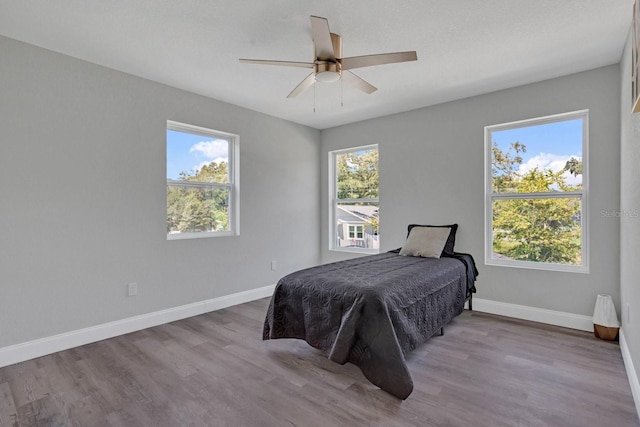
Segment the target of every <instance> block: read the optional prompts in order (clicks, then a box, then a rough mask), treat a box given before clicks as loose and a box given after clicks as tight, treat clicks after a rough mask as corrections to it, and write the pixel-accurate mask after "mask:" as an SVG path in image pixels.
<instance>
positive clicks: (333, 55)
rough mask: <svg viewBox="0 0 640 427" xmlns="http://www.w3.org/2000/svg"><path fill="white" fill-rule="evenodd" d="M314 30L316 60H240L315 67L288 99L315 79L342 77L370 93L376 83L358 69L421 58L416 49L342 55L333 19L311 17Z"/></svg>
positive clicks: (312, 29) (334, 80)
mask: <svg viewBox="0 0 640 427" xmlns="http://www.w3.org/2000/svg"><path fill="white" fill-rule="evenodd" d="M311 32H312V34H313V46H314V48H315V60H314V61H313V62H294V61H269V60H262V59H240V62H244V63H248V64H262V65H282V66H285V67H302V68H311V69H313V71H312V72H311V74H309V75H308V76H307V77H306V78H305V79H304V80H302V82H300V84H298V86H296V88H295V89H293V90H292V91H291V93H290V94H289V95H287V98H293V97H295V96H297V95H299V94H301V93H302V92H303V91H304V90H305V89H307V88H309V87H310V86H312V85H313V84H314V83H315V82H323V83H331V82H337V81H338V80H340V79H342V80H343V81H345V82H347V83H348V84H350V85H352V86H354V87H355V88H357V89H360V90H361V91H363V92H366V93H368V94H370V93H373V92H375V91H376V90H378V89H377V88H376V87H375V86H373V85H371V84H370V83H368V82H366V81H365V80H363V79H361V78H360V77H358V76H356V75H355V74H353V73H352V72H351V71H350V70H353V69H354V68H362V67H370V66H372V65H382V64H391V63H394V62H406V61H415V60H417V59H418V57H417V55H416V52H415V51H409V52H394V53H381V54H377V55H364V56H352V57H350V58H343V57H342V37H341V36H339V35H338V34H334V33H332V32H330V31H329V21H327V19H326V18H320V17H318V16H313V15H312V16H311Z"/></svg>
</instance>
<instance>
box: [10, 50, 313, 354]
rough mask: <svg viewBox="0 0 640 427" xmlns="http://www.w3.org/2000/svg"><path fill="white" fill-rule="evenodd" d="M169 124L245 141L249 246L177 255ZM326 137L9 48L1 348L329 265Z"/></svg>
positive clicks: (226, 244) (222, 245) (196, 244)
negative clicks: (323, 174) (134, 290)
mask: <svg viewBox="0 0 640 427" xmlns="http://www.w3.org/2000/svg"><path fill="white" fill-rule="evenodd" d="M167 119H170V120H176V121H179V122H185V123H189V124H194V125H198V126H204V127H208V128H213V129H217V130H222V131H226V132H232V133H236V134H239V135H240V187H241V196H240V208H241V215H240V216H241V217H240V226H241V228H240V230H241V235H240V236H238V237H224V238H208V239H194V240H178V241H167V240H166V237H165V233H166V225H165V221H166V205H165V203H166V201H165V199H166V181H165V179H166V175H165V126H166V120H167ZM319 136H320V135H319V131H317V130H314V129H310V128H307V127H304V126H300V125H296V124H293V123H290V122H287V121H283V120H280V119H275V118H273V117H269V116H266V115H263V114H259V113H256V112H253V111H249V110H246V109H242V108H239V107H235V106H232V105H229V104H225V103H222V102H218V101H215V100H212V99H208V98H205V97H201V96H197V95H194V94H191V93H187V92H184V91H180V90H177V89H174V88H170V87H167V86H163V85H160V84H157V83H153V82H150V81H147V80H143V79H140V78H136V77H133V76H130V75H127V74H123V73H120V72H117V71H114V70H110V69H106V68H103V67H99V66H96V65H93V64H90V63H87V62H83V61H79V60H75V59H73V58H70V57H67V56H63V55H59V54H56V53H53V52H50V51H46V50H43V49H40V48H37V47H34V46H30V45H27V44H23V43H19V42H16V41H13V40H10V39H7V38H0V348H1V347H5V346H9V345H12V344H17V343H22V342H25V341H29V340H33V339H36V338H41V337H46V336H50V335H54V334H58V333H62V332H66V331H72V330H76V329H80V328H84V327H89V326H92V325H97V324H101V323H105V322H108V321H113V320H117V319H123V318H126V317H130V316H134V315H139V314H143V313H148V312H153V311H157V310H161V309H166V308H170V307H176V306H180V305H183V304H188V303H192V302H197V301H202V300H206V299H210V298H215V297H219V296H224V295H228V294H233V293H236V292H240V291H245V290H249V289H255V288H259V287H262V286H267V285H271V284H274V283H275V282H276V281H277V279H278V278H279V277H280V276H282V275H283V274H285V273H287V272H290V271H293V270H296V269H300V268H303V267H307V266H310V265H315V264H317V261H318V259H319V247H320V246H319V241H318V240H319V237H318V236H319V225H318V224H319V223H320V216H319V198H318V187H319V176H320V172H319V165H318V156H319ZM270 260H277V261H278V270H277V271H275V272H272V271H271V270H270ZM134 281H135V282H137V283H138V287H139V295H138V296H137V297H126V284H127V283H128V282H134Z"/></svg>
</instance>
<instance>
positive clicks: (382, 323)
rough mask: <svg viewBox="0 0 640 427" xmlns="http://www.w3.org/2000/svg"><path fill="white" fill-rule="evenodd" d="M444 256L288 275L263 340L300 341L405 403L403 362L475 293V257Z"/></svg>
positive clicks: (365, 260)
mask: <svg viewBox="0 0 640 427" xmlns="http://www.w3.org/2000/svg"><path fill="white" fill-rule="evenodd" d="M412 227H414V226H413V225H412V226H409V237H411V234H412V233H411V228H412ZM421 227H422V226H421ZM454 235H455V231H454ZM409 240H410V239H407V241H409ZM449 249H450V250H449V251H448V253H444V252H443V253H440V252H438V254H440V255H441V256H440V257H423V256H406V254H403V253H402V249H398V250H395V251H391V252H387V253H382V254H376V255H370V256H364V257H361V258H356V259H351V260H348V261H340V262H335V263H331V264H325V265H321V266H317V267H313V268H308V269H305V270H301V271H297V272H295V273H292V274H289V275H287V276H285V277H283V278H282V279H280V281H279V282H278V284H277V285H276V288H275V290H274V293H273V297H272V298H271V302H270V304H269V307H268V310H267V315H266V319H265V323H264V329H263V339H264V340H268V339H276V338H297V339H303V340H305V341H306V342H307V343H308V344H309V345H311V346H312V347H315V348H317V349H319V350H322V351H324V352H325V353H326V354H327V355H328V358H329V359H330V360H332V361H334V362H336V363H339V364H344V363H347V362H351V363H353V364H355V365H356V366H358V367H359V368H360V370H361V371H362V373H363V374H364V376H365V377H366V378H367V379H368V380H369V381H371V382H372V383H373V384H375V385H376V386H378V387H380V388H381V389H383V390H385V391H387V392H389V393H390V394H392V395H394V396H396V397H398V398H400V399H406V398H407V397H408V396H409V395H410V394H411V392H412V390H413V380H412V378H411V375H410V373H409V370H408V368H407V366H406V364H405V360H404V355H405V354H407V353H408V352H410V351H412V350H413V349H415V348H416V347H417V346H419V345H421V344H423V343H424V342H425V341H427V340H428V339H429V338H430V337H431V336H433V335H434V334H436V333H438V332H441V331H442V328H443V327H444V326H445V325H446V324H447V323H449V322H450V321H451V320H452V319H453V318H454V317H456V316H457V315H459V314H460V313H462V311H463V310H464V305H465V301H467V300H469V302H470V303H471V295H472V294H473V293H474V292H475V286H474V282H475V278H476V276H477V274H478V273H477V270H476V268H475V263H474V260H473V257H472V256H471V255H469V254H460V253H454V252H453V250H452V249H453V246H452V245H451V247H450V248H449Z"/></svg>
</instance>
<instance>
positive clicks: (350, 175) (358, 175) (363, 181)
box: [336, 150, 380, 233]
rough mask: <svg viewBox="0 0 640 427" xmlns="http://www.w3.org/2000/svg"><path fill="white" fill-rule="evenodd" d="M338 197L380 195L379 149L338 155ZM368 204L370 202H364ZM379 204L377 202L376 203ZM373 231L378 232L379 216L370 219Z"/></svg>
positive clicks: (372, 196)
mask: <svg viewBox="0 0 640 427" xmlns="http://www.w3.org/2000/svg"><path fill="white" fill-rule="evenodd" d="M336 166H337V168H338V177H337V181H338V182H337V185H338V188H337V192H338V199H363V198H377V197H378V185H379V179H380V178H379V174H378V150H366V151H357V152H349V153H345V154H340V155H338V156H337V165H336ZM363 204H368V203H366V202H365V203H363ZM376 205H377V204H376ZM368 224H369V225H370V226H371V230H372V232H373V233H377V232H378V227H379V217H374V218H371V219H370V220H369V221H368Z"/></svg>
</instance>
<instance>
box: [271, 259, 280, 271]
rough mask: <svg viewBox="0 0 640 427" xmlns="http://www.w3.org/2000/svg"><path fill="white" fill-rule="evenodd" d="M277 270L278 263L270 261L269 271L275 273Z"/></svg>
mask: <svg viewBox="0 0 640 427" xmlns="http://www.w3.org/2000/svg"><path fill="white" fill-rule="evenodd" d="M277 268H278V263H277V262H276V260H273V261H271V271H276V269H277Z"/></svg>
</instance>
